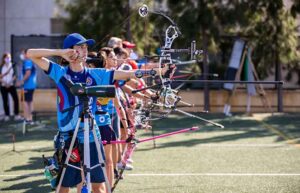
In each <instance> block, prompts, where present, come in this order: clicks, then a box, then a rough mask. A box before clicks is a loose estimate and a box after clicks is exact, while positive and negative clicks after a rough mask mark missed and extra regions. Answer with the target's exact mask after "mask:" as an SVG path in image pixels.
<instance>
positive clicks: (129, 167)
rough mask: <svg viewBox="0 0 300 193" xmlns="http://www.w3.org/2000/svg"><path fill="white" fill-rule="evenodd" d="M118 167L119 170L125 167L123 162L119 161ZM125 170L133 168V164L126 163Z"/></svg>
mask: <svg viewBox="0 0 300 193" xmlns="http://www.w3.org/2000/svg"><path fill="white" fill-rule="evenodd" d="M117 167H118V169H119V170H121V169H123V164H122V163H121V162H119V163H117ZM125 170H133V166H132V165H130V164H126V166H125Z"/></svg>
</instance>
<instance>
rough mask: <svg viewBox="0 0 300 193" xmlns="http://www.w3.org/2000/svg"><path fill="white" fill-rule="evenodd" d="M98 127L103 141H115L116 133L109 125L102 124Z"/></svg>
mask: <svg viewBox="0 0 300 193" xmlns="http://www.w3.org/2000/svg"><path fill="white" fill-rule="evenodd" d="M98 127H99V131H100V134H101V139H102V140H103V141H107V142H110V141H115V140H116V139H117V138H116V134H115V132H114V130H113V129H112V128H111V126H110V125H103V126H98Z"/></svg>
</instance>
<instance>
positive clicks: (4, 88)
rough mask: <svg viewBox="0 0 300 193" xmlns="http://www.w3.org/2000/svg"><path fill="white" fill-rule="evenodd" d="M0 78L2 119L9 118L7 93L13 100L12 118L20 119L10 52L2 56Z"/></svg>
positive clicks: (6, 119)
mask: <svg viewBox="0 0 300 193" xmlns="http://www.w3.org/2000/svg"><path fill="white" fill-rule="evenodd" d="M0 72H1V75H0V78H1V94H2V99H3V107H4V112H5V117H4V121H8V120H9V115H10V112H9V100H8V94H9V93H10V95H11V96H12V98H13V101H14V119H15V120H20V119H21V117H20V116H19V99H18V94H17V89H16V87H15V80H16V75H15V72H16V71H15V69H14V68H13V64H12V62H11V55H10V53H5V54H3V56H2V61H1V66H0Z"/></svg>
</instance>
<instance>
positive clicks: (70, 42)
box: [63, 33, 95, 49]
mask: <svg viewBox="0 0 300 193" xmlns="http://www.w3.org/2000/svg"><path fill="white" fill-rule="evenodd" d="M84 43H86V44H87V45H88V46H92V45H93V44H95V40H93V39H85V37H83V36H82V35H80V34H79V33H72V34H69V35H68V36H67V37H66V38H65V39H64V45H63V49H67V48H72V47H73V46H75V45H80V44H84Z"/></svg>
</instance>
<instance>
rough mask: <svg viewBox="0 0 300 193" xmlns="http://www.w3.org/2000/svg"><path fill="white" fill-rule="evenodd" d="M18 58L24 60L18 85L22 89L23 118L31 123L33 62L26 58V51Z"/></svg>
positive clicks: (33, 83)
mask: <svg viewBox="0 0 300 193" xmlns="http://www.w3.org/2000/svg"><path fill="white" fill-rule="evenodd" d="M20 58H24V60H23V67H22V75H23V79H22V80H21V81H20V82H19V84H18V85H20V86H23V89H24V118H25V121H26V122H27V123H30V124H31V123H32V111H33V103H32V100H33V93H34V90H35V88H36V68H35V66H34V64H33V62H32V61H31V60H30V59H29V58H28V57H27V49H26V50H23V51H22V54H21V56H20Z"/></svg>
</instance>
